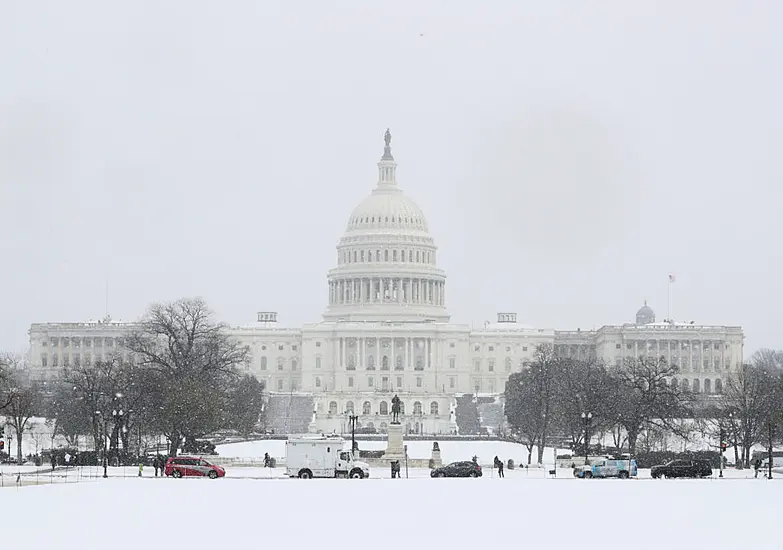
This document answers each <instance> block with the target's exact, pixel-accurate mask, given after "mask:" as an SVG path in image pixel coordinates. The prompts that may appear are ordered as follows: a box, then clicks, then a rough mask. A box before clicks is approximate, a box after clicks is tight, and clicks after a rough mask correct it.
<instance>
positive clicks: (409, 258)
mask: <svg viewBox="0 0 783 550" xmlns="http://www.w3.org/2000/svg"><path fill="white" fill-rule="evenodd" d="M408 261H409V262H412V261H413V250H408Z"/></svg>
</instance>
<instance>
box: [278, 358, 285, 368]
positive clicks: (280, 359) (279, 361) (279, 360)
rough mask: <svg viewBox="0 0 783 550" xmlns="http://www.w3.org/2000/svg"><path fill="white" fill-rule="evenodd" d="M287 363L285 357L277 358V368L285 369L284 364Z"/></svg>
mask: <svg viewBox="0 0 783 550" xmlns="http://www.w3.org/2000/svg"><path fill="white" fill-rule="evenodd" d="M284 364H285V359H283V358H282V357H278V358H277V370H283V365H284Z"/></svg>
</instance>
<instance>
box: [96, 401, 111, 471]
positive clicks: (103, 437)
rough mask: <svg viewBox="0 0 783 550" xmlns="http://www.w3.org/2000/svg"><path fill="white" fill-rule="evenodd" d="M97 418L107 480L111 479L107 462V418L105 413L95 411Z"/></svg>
mask: <svg viewBox="0 0 783 550" xmlns="http://www.w3.org/2000/svg"><path fill="white" fill-rule="evenodd" d="M95 416H96V417H97V418H98V422H100V433H101V441H102V443H101V451H102V453H103V477H104V478H107V477H109V474H108V472H107V466H108V465H109V464H108V461H107V460H106V418H104V416H103V413H102V412H101V411H95Z"/></svg>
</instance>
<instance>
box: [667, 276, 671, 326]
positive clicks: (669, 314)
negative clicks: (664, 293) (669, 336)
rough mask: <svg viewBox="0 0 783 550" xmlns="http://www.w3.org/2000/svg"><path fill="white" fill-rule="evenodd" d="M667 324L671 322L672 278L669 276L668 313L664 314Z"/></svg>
mask: <svg viewBox="0 0 783 550" xmlns="http://www.w3.org/2000/svg"><path fill="white" fill-rule="evenodd" d="M666 318H667V319H668V320H669V322H670V323H671V322H672V276H671V275H669V312H668V313H667V314H666Z"/></svg>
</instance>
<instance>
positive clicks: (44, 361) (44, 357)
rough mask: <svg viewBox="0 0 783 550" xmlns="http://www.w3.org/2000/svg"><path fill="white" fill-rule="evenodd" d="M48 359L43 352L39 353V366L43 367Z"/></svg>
mask: <svg viewBox="0 0 783 550" xmlns="http://www.w3.org/2000/svg"><path fill="white" fill-rule="evenodd" d="M48 359H49V358H48V357H47V355H46V354H45V353H42V354H41V366H42V367H45V366H46V365H47V364H48V363H49V361H48Z"/></svg>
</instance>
